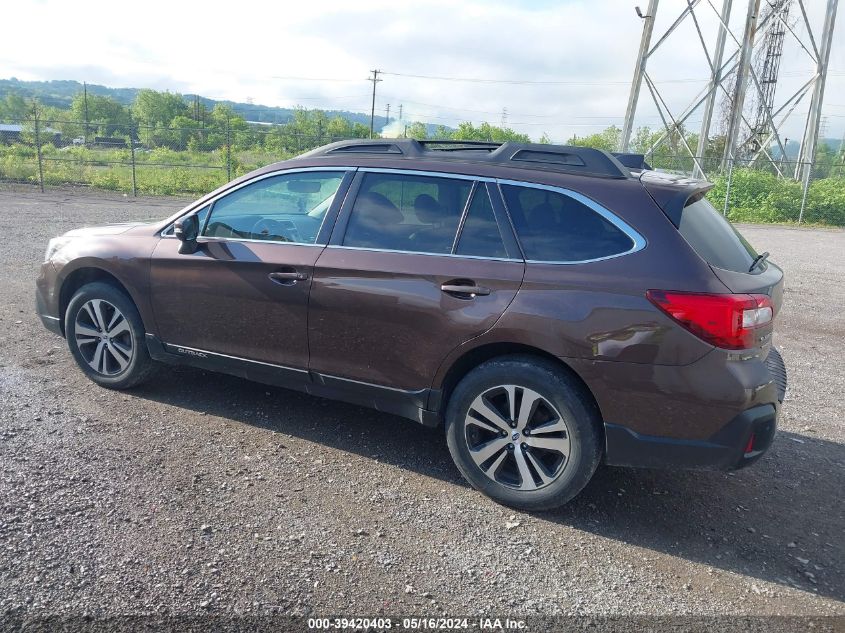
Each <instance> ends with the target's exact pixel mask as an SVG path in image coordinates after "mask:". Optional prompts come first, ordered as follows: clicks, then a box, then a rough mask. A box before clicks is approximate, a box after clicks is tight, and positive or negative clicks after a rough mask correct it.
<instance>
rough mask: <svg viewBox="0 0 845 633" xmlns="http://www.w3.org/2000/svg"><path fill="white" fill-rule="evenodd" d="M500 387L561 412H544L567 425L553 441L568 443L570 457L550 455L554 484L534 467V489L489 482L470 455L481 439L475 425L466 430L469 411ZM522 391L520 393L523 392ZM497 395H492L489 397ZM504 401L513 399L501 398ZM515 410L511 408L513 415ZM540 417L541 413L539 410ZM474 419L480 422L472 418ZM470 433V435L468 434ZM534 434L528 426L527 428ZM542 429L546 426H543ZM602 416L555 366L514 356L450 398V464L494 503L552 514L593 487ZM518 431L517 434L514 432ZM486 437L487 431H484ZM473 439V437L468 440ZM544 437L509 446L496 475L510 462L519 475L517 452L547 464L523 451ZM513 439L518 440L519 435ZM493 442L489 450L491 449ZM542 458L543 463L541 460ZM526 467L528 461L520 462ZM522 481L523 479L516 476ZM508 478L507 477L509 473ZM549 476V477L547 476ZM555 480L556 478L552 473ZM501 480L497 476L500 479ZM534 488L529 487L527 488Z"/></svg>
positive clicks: (483, 368) (479, 371)
mask: <svg viewBox="0 0 845 633" xmlns="http://www.w3.org/2000/svg"><path fill="white" fill-rule="evenodd" d="M501 385H517V386H518V388H517V389H516V390H515V393H518V394H519V393H522V394H525V393H527V392H526V391H525V390H524V388H527V389H530V390H533V391H534V392H536V393H537V394H539V395H540V396H542V398H543V399H545V400H546V401H547V403H545V404H541V405H539V407H545V406H546V404H551V405H553V406H554V408H556V409H557V411H556V412H552V410H551V409H549V408H545V409H543V411H546V412H549V413H557V414H559V417H560V418H561V419H562V420H563V421H564V422H565V426H566V432H560V433H557V434H555V436H556V437H557V436H559V437H563V438H568V444H567V446H568V447H569V454H568V455H564V453H563V452H561V453H560V456H559V457H557V454H556V453H551V456H552V457H553V458H557V459H559V460H560V465H558V466H557V468H558V469H559V470H557V471H555V472H556V473H557V474H556V478H554V479H553V480H552V481H551V482H550V483H546V482H544V481H543V480H542V477H541V475H540V473H539V469H538V468H537V467H536V463H537V462H536V461H534V464H533V465H532V466H531V467H530V468H529V472H530V473H531V475H532V480H533V482H534V485H538V484H539V487H537V488H535V489H519V488H518V487H517V486H521V485H522V482H524V481H525V480H524V478H523V477H522V476H520V478H519V480H518V481H519V483H514V482H510V485H508V482H505V483H502V482H500V481H499V480H497V479H496V478H493V477H491V476H488V475H487V474H485V473H484V471H483V470H482V466H481V465H478V464H476V462H475V461H474V460H473V458H472V456H471V452H470V439H469V437H471V436H472V434H476V435H477V434H478V429H477V428H476V425H475V424H473V423H472V422H471V423H470V424H467V422H466V420H467V415H468V413H469V409H470V407H471V406H473V403H474V402H476V398H478V397H480V396H481V395H482V394H490V393H496V392H495V389H497V388H498V387H499V386H501ZM520 388H522V391H521V392H520V390H519V389H520ZM491 390H494V391H491ZM501 397H503V398H508V397H509V396H506V395H502V396H501ZM523 397H524V396H522V395H518V396H516V397H514V398H513V399H514V401H516V400H517V398H519V400H520V402H521V401H522V398H523ZM515 406H516V405H513V406H511V407H510V409H511V410H513V409H514V408H515ZM505 408H507V407H500V408H499V409H498V410H499V411H500V412H502V411H503V410H504V409H505ZM537 410H538V415H542V413H539V411H540V409H539V408H538V409H537ZM473 417H477V416H476V415H475V414H473ZM503 417H504V418H506V419H509V420H513V418H515V417H518V416H515V415H504V416H503ZM555 417H556V416H549V419H550V420H551V419H554V418H555ZM468 427H469V430H468ZM525 428H527V429H529V430H530V425H526V427H525ZM536 428H539V429H542V424H541V425H539V426H538V427H536ZM601 428H602V426H601V416H600V414H599V412H598V410H597V407H596V405H595V402H594V401H593V399H592V398H591V397H590V395H589V394H588V393H585V389H584V387H583V386H582V385H581V384H580V383H579V382H578V381H577V380H575V379H573V378H572V377H570V376H569V375H567V373H566V372H565V371H564V370H563V369H562V368H561V367H559V366H557V365H556V364H555V363H553V362H551V361H548V360H546V359H543V358H539V357H532V356H527V355H513V356H503V357H500V358H496V359H493V360H490V361H487V362H485V363H483V364H482V365H479V366H478V367H476V368H475V369H473V370H472V371H471V372H470V373H468V374H467V375H466V376H465V377H464V378H463V380H461V382H460V383H458V385H457V387H456V388H455V390H454V391H453V393H452V395H451V397H450V398H449V403H448V406H447V408H446V442H447V444H448V446H449V452H450V453H451V454H452V459H454V460H455V464H456V465H457V467H458V469H459V470H460V471H461V473H462V474H463V475H464V477H465V478H466V479H467V481H469V483H470V484H471V485H472V486H473V487H474V488H475V489H477V490H479V491H481V492H483V493H484V494H486V495H487V496H488V497H491V498H492V499H493V500H495V501H497V502H499V503H501V504H503V505H506V506H510V507H513V508H518V509H521V510H549V509H552V508H557V507H559V506H562V505H564V504H565V503H567V502H568V501H570V500H571V499H572V498H573V497H575V496H576V495H577V494H578V493H579V492H581V490H582V489H583V488H584V486H586V485H587V483H588V482H589V481H590V478H591V477H592V476H593V473H594V472H595V470H596V468H597V467H598V464H599V461H600V459H601V455H602V432H601ZM512 430H513V431H516V428H514V429H512ZM482 432H483V433H486V432H487V431H482ZM468 433H469V435H468ZM540 433H548V431H539V432H537V431H536V430H535V432H534V433H533V437H530V438H529V437H528V434H524V435H523V436H522V437H518V438H517V439H516V440H514V442H513V443H510V444H509V445H508V448H507V449H506V451H507V452H508V453H509V454H506V455H505V457H502V458H501V459H502V460H503V461H502V462H501V465H500V466H498V467H497V468H498V470H497V471H495V472H494V475H497V473H499V472H500V471H502V470H505V471H507V468H508V463H509V462H508V460H512V461H513V466H512V467H511V469H512V470H513V469H517V468H518V465H517V462H516V461H515V458H516V455H515V450H518V449H525V450H527V451H528V452H530V453H531V454H532V455H531V457H532V460H534V459H536V458H538V457H539V458H540V459H541V460H542V459H547V457H546V456H547V455H549V453H546V452H544V451H543V450H542V449H541V450H540V451H539V453H538V452H537V449H536V448H535V447H534V446H527V447H523V446H522V445H521V443H524V444H529V443H530V442H531V441H532V440H533V441H535V442H536V440H537V437H536V436H537V435H540ZM513 435H516V436H519V435H520V434H519V433H518V432H516V433H513ZM485 437H492V438H493V439H494V440H495V441H496V443H497V444H498V443H499V442H510V440H511V439H512V438H511V437H508V434H507V433H505V432H504V431H501V432H500V437H497V436H495V435H493V434H490V435H489V436H485ZM542 437H549V435H542ZM481 442H482V443H481V444H479V446H484V445H485V444H484V441H483V440H481ZM492 443H493V442H492V441H490V442H487V444H491V445H492ZM493 455H494V456H492V457H490V461H489V462H484V463H483V464H484V468H489V466H488V464H489V463H492V462H495V461H496V460H497V459H498V457H496V455H499V456H501V453H497V454H493ZM541 455H542V456H543V457H540V456H541ZM522 461H523V462H524V463H525V462H526V461H527V460H525V458H523V460H522ZM516 472H517V473H518V474H519V475H521V474H522V473H521V472H519V471H518V470H517V471H516ZM505 474H507V472H506V473H505ZM548 474H549V473H548V471H547V473H546V475H547V476H548ZM552 474H554V473H552ZM497 476H498V475H497ZM527 487H528V488H530V484H529V485H528V486H527Z"/></svg>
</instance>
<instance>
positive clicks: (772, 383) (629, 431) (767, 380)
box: [605, 348, 787, 470]
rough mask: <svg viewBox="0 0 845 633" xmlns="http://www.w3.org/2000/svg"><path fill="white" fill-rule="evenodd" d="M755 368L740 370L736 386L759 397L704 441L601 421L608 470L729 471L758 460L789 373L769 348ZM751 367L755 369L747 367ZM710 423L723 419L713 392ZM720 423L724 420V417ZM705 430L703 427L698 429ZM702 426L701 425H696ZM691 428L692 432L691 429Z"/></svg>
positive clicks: (678, 413)
mask: <svg viewBox="0 0 845 633" xmlns="http://www.w3.org/2000/svg"><path fill="white" fill-rule="evenodd" d="M756 366H757V367H758V369H757V370H755V371H753V372H738V373H737V374H736V376H738V377H739V378H740V379H739V380H738V382H739V384H740V386H742V387H743V390H744V391H746V392H747V393H754V394H757V395H758V397H759V398H758V399H756V400H754V399H749V400H748V401H746V403H745V405H744V406H741V407H739V408H738V409H735V411H734V413H732V414H731V417H729V418H728V422H727V423H725V424H722V425H721V426H720V427H718V428H715V429H713V427H712V426H711V427H710V428H711V429H713V430H711V431H709V433H708V435H705V436H704V437H702V436H701V435H699V436H697V437H696V436H694V435H692V434H691V433H690V434H689V435H687V437H683V435H680V436H674V437H668V436H663V435H652V434H648V433H643V432H642V431H637V430H635V429H633V428H630V427H628V426H625V425H622V424H612V423H605V442H606V443H605V463H607V464H608V465H611V466H632V467H639V468H679V469H713V470H732V469H736V468H742V467H744V466H747V465H749V464H752V463H754V462H755V461H757V460H758V459H759V458H760V457H761V456H762V455H763V454H764V453H765V452H766V451H767V450H768V448H769V447H770V446H771V444H772V441H773V440H774V437H775V433H776V432H777V417H778V413H779V411H780V404H781V403H782V402H783V399H784V397H785V395H786V388H787V374H786V367H785V366H784V363H783V358H781V355H780V353H778V351H777V350H776V349H775V348H771V349H770V350H769V354H768V356H767V358H766V360H765V361H763V362H759V361H758V362H757V363H756ZM749 367H754V365H749ZM710 397H711V398H713V400H712V401H711V409H710V412H711V416H712V418H711V420H708V422H709V423H711V424H712V421H714V420H717V419H718V418H719V417H720V416H721V415H723V411H724V409H723V406H722V405H723V404H724V403H723V402H720V401H719V399H718V397H717V392H711V395H710ZM702 404H703V403H697V406H696V407H695V411H696V413H695V415H693V412H692V410H690V411H688V413H689V416H688V417H689V418H692V419H694V420H702V419H703V418H704V417H705V416H704V415H703V413H704V412H703V411H702V406H701V405H702ZM684 417H685V416H684V409H683V407H681V406H679V407H677V408H676V409H675V411H673V415H672V418H670V419H671V420H673V421H674V420H678V421H680V420H683V419H684ZM722 419H724V418H722ZM702 426H703V425H702ZM698 428H701V427H698ZM690 430H693V429H690Z"/></svg>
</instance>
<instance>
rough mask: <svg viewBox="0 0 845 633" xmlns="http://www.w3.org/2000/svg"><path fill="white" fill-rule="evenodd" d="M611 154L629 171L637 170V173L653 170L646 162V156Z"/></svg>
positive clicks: (621, 153) (623, 153)
mask: <svg viewBox="0 0 845 633" xmlns="http://www.w3.org/2000/svg"><path fill="white" fill-rule="evenodd" d="M610 154H611V156H613V157H614V158H615V159H616V160H618V161H619V162H620V163H622V164H623V165H625V167H627V168H628V169H636V170H637V171H643V170H644V169H651V165H649V164H648V163H647V162H645V154H630V153H627V152H610Z"/></svg>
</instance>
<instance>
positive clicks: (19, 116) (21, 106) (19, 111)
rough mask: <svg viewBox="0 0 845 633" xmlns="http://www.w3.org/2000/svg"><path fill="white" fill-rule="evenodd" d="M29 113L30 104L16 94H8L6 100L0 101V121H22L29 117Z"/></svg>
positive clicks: (30, 109) (30, 110)
mask: <svg viewBox="0 0 845 633" xmlns="http://www.w3.org/2000/svg"><path fill="white" fill-rule="evenodd" d="M31 112H32V106H31V104H29V103H27V101H26V99H24V98H23V97H22V96H20V95H19V94H17V93H16V92H10V93H8V94H7V95H6V98H5V99H3V100H2V101H0V120H2V121H16V122H17V121H23V120H24V119H25V118H27V117H28V116H30V114H31Z"/></svg>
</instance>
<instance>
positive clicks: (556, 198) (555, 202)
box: [502, 185, 634, 262]
mask: <svg viewBox="0 0 845 633" xmlns="http://www.w3.org/2000/svg"><path fill="white" fill-rule="evenodd" d="M502 193H503V194H504V197H505V203H506V204H507V206H508V212H509V213H510V216H511V220H512V221H513V224H514V228H515V229H516V232H517V236H518V237H519V241H520V244H522V250H523V251H524V252H525V258H526V259H529V260H535V261H549V262H580V261H589V260H594V259H601V258H604V257H611V256H613V255H619V254H621V253H626V252H628V251H630V250H631V249H632V248H633V247H634V240H633V239H631V238H630V237H629V236H628V235H627V234H625V233H624V232H623V231H622V230H621V229H620V228H618V227H617V226H615V225H614V224H612V223H611V222H609V221H608V220H607V219H605V218H604V217H603V216H601V215H600V214H599V213H597V212H596V211H594V210H593V209H591V208H590V207H588V206H587V205H586V204H584V203H583V202H580V201H578V200H576V199H575V198H573V197H571V196H568V195H565V194H563V193H559V192H556V191H550V190H548V189H539V188H535V187H522V186H517V185H502Z"/></svg>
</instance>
